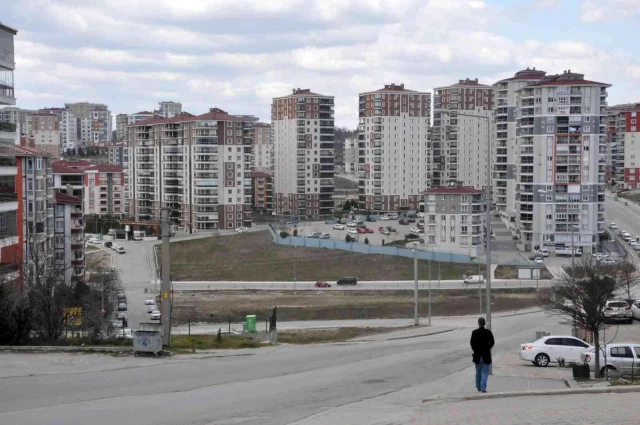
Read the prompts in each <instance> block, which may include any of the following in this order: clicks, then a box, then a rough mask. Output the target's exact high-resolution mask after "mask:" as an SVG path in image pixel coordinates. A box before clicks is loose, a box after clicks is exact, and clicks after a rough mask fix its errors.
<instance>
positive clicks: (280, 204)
mask: <svg viewBox="0 0 640 425" xmlns="http://www.w3.org/2000/svg"><path fill="white" fill-rule="evenodd" d="M271 125H272V128H273V149H274V166H273V170H274V175H273V177H274V192H275V199H274V208H275V212H276V213H277V214H290V215H294V216H318V215H330V214H333V206H334V203H333V193H334V188H335V180H334V177H335V164H334V99H333V96H325V95H321V94H317V93H313V92H311V90H309V89H294V90H293V93H292V94H291V95H289V96H284V97H279V98H275V99H273V103H272V105H271Z"/></svg>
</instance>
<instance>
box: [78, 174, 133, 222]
mask: <svg viewBox="0 0 640 425" xmlns="http://www.w3.org/2000/svg"><path fill="white" fill-rule="evenodd" d="M83 174H84V184H83V186H84V198H83V199H82V201H83V204H84V212H85V214H86V215H104V216H110V217H122V216H123V215H124V212H125V210H124V205H125V196H124V193H125V190H124V186H125V178H124V168H122V167H121V166H119V165H93V166H91V167H88V168H85V169H84V170H83Z"/></svg>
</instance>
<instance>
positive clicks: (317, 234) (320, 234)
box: [307, 232, 322, 238]
mask: <svg viewBox="0 0 640 425" xmlns="http://www.w3.org/2000/svg"><path fill="white" fill-rule="evenodd" d="M320 236H322V233H320V232H313V233H310V234H308V235H307V237H308V238H319V237H320Z"/></svg>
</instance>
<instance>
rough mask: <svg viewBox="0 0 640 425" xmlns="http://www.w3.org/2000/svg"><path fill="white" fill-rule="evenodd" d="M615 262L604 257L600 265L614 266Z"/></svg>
mask: <svg viewBox="0 0 640 425" xmlns="http://www.w3.org/2000/svg"><path fill="white" fill-rule="evenodd" d="M615 263H616V260H614V259H613V258H611V257H605V258H603V259H602V264H615Z"/></svg>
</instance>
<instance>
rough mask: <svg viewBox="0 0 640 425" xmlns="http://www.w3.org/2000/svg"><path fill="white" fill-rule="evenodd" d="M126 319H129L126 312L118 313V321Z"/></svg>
mask: <svg viewBox="0 0 640 425" xmlns="http://www.w3.org/2000/svg"><path fill="white" fill-rule="evenodd" d="M126 318H127V315H126V314H125V313H124V312H122V311H119V312H117V313H116V319H118V320H122V319H126Z"/></svg>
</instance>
